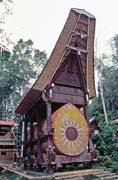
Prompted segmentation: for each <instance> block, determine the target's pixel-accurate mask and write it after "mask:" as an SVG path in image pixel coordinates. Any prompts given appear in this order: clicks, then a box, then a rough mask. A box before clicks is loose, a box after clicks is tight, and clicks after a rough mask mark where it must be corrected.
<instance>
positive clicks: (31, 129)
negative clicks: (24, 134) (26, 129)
mask: <svg viewBox="0 0 118 180" xmlns="http://www.w3.org/2000/svg"><path fill="white" fill-rule="evenodd" d="M32 138H33V120H32V118H31V117H30V156H31V155H32V154H33V139H32Z"/></svg>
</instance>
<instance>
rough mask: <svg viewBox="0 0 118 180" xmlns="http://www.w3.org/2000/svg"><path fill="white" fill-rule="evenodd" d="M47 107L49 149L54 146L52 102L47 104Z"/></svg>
mask: <svg viewBox="0 0 118 180" xmlns="http://www.w3.org/2000/svg"><path fill="white" fill-rule="evenodd" d="M46 106H47V107H46V110H47V130H48V147H49V146H51V145H52V143H51V139H50V130H51V114H52V109H51V102H50V101H49V100H48V101H47V102H46Z"/></svg>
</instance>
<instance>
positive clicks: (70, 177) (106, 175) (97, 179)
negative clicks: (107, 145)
mask: <svg viewBox="0 0 118 180" xmlns="http://www.w3.org/2000/svg"><path fill="white" fill-rule="evenodd" d="M114 179H117V180H118V175H116V174H115V173H111V172H109V171H103V170H93V169H90V170H81V171H71V172H65V173H55V180H114Z"/></svg>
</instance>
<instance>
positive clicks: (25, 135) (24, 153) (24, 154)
mask: <svg viewBox="0 0 118 180" xmlns="http://www.w3.org/2000/svg"><path fill="white" fill-rule="evenodd" d="M23 120H24V149H23V156H27V117H25V118H24V119H23Z"/></svg>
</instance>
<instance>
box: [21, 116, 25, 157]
mask: <svg viewBox="0 0 118 180" xmlns="http://www.w3.org/2000/svg"><path fill="white" fill-rule="evenodd" d="M24 124H25V119H24V118H23V120H22V142H23V141H24V134H25V125H24ZM23 149H24V146H23V144H22V145H21V157H23Z"/></svg>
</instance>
